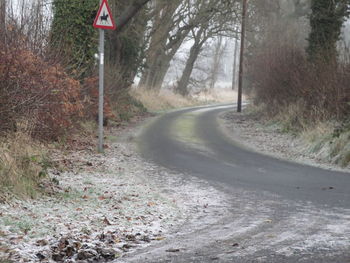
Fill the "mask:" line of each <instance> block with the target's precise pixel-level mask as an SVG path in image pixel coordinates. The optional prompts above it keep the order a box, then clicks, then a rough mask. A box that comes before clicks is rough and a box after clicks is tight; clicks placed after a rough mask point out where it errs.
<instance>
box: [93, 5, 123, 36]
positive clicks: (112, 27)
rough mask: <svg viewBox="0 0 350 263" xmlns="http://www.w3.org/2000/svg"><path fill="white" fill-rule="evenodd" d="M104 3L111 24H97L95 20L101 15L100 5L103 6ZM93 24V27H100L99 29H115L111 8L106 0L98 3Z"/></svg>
mask: <svg viewBox="0 0 350 263" xmlns="http://www.w3.org/2000/svg"><path fill="white" fill-rule="evenodd" d="M104 4H106V7H107V10H108V13H109V17H110V18H111V22H112V26H102V25H97V22H98V19H99V18H100V16H101V12H102V7H103V5H104ZM93 26H94V28H100V29H112V30H115V29H116V28H117V26H116V24H115V21H114V18H113V16H112V11H111V8H110V7H109V5H108V2H107V0H102V3H101V5H100V8H99V9H98V12H97V16H96V18H95V21H94V25H93Z"/></svg>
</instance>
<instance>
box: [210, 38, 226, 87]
mask: <svg viewBox="0 0 350 263" xmlns="http://www.w3.org/2000/svg"><path fill="white" fill-rule="evenodd" d="M223 51H224V48H223V47H222V36H220V37H219V40H218V42H217V43H216V45H215V52H214V57H213V65H212V69H211V76H210V84H209V88H210V89H211V90H212V89H214V87H215V84H216V82H217V81H218V75H219V69H220V60H221V58H222V55H223Z"/></svg>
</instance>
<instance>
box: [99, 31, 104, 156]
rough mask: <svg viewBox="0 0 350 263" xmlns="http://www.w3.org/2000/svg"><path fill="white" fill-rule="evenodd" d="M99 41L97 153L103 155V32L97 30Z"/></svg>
mask: <svg viewBox="0 0 350 263" xmlns="http://www.w3.org/2000/svg"><path fill="white" fill-rule="evenodd" d="M99 31H100V41H99V52H100V56H99V58H100V63H99V64H100V68H99V74H98V75H99V87H98V152H99V153H103V137H104V135H103V104H104V98H103V96H104V58H105V51H104V49H105V31H104V29H99Z"/></svg>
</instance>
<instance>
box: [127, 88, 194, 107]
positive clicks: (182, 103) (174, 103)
mask: <svg viewBox="0 0 350 263" xmlns="http://www.w3.org/2000/svg"><path fill="white" fill-rule="evenodd" d="M130 94H131V95H132V96H133V97H134V98H135V99H137V100H139V101H140V102H141V103H142V104H143V105H144V106H145V107H146V108H147V110H149V111H151V112H157V111H165V110H170V109H175V108H183V107H189V106H193V105H199V102H198V101H196V100H194V99H192V98H185V97H183V96H181V95H177V94H174V93H172V92H170V91H168V90H162V91H161V92H160V93H159V94H158V93H157V92H154V91H150V90H145V89H137V88H133V89H132V90H131V91H130Z"/></svg>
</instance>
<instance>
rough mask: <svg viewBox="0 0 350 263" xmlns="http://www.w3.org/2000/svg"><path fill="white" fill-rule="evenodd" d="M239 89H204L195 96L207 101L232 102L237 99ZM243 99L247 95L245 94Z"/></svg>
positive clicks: (197, 98)
mask: <svg viewBox="0 0 350 263" xmlns="http://www.w3.org/2000/svg"><path fill="white" fill-rule="evenodd" d="M237 96H238V95H237V91H234V90H232V89H231V88H217V89H214V90H208V91H202V92H200V93H199V94H197V95H195V96H194V98H195V99H196V100H198V101H200V102H205V103H232V102H236V101H237ZM243 100H245V97H244V96H243Z"/></svg>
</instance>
